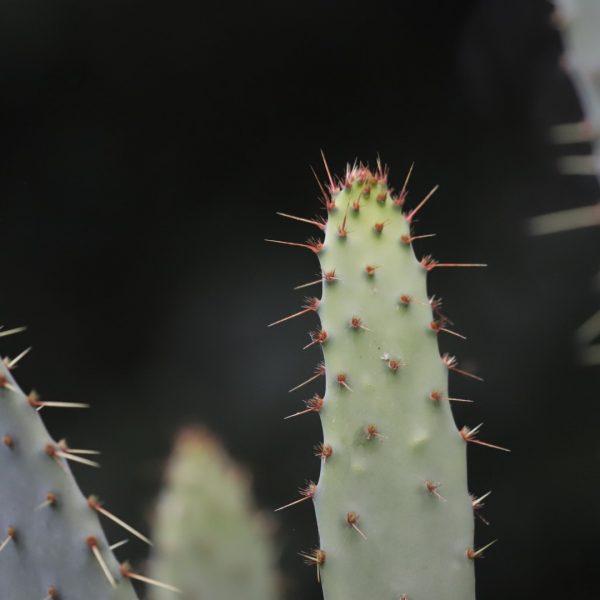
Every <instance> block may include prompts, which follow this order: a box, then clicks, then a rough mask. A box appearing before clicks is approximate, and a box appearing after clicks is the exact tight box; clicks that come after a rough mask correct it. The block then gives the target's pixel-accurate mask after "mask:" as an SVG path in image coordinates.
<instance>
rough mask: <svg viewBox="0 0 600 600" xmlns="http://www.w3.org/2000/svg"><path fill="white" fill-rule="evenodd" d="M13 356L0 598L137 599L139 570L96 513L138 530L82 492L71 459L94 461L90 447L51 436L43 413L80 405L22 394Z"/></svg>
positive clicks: (3, 469)
mask: <svg viewBox="0 0 600 600" xmlns="http://www.w3.org/2000/svg"><path fill="white" fill-rule="evenodd" d="M6 333H10V332H0V336H2V335H5V334H6ZM16 362H17V360H13V361H11V360H9V359H5V360H4V361H0V428H1V431H0V438H1V441H2V444H1V445H0V481H1V482H2V485H0V538H2V539H0V598H2V600H82V599H83V598H85V599H86V600H135V599H136V595H135V593H134V590H133V588H132V586H131V583H130V581H129V579H130V578H136V577H138V575H137V574H135V573H132V572H131V571H130V570H129V569H128V567H126V566H120V565H119V564H118V563H117V561H116V559H115V557H114V556H113V553H112V550H111V548H110V546H109V543H108V541H107V539H106V537H105V535H104V533H103V532H102V528H101V527H100V523H99V520H98V515H99V514H103V515H104V516H106V517H109V518H112V519H113V520H117V522H119V523H120V524H121V525H123V526H124V527H125V528H126V529H127V530H128V531H129V532H130V533H134V534H135V535H137V536H138V537H142V538H143V536H142V535H141V534H139V533H138V532H137V531H135V530H134V529H132V528H131V527H130V526H128V525H126V524H124V523H123V522H122V521H120V520H119V519H117V518H116V517H114V515H112V513H109V512H108V511H107V510H106V509H105V508H104V507H102V506H101V504H100V503H99V502H98V501H97V500H96V499H95V498H93V497H90V498H88V499H86V498H85V497H84V496H83V495H82V494H81V491H80V490H79V488H78V486H77V483H76V481H75V479H74V477H73V475H72V473H71V471H70V468H69V465H68V461H71V462H73V461H74V462H79V463H83V464H85V465H88V466H97V464H96V463H95V462H94V461H92V460H90V457H89V456H88V454H90V452H89V451H87V450H77V449H71V448H68V447H67V445H66V442H64V441H62V442H56V441H54V440H53V439H52V438H51V437H50V435H49V434H48V431H47V430H46V428H45V427H44V424H43V422H42V420H41V418H40V413H39V410H41V409H42V408H44V409H45V410H51V409H52V408H68V407H83V406H85V405H80V404H69V403H64V402H46V401H42V400H41V399H40V398H39V397H38V396H37V395H36V394H35V393H31V394H29V395H26V394H24V393H23V392H22V391H21V389H20V388H19V386H18V385H17V383H16V381H15V380H14V378H13V376H12V374H11V369H12V368H13V367H14V366H15V364H16ZM91 458H95V457H91Z"/></svg>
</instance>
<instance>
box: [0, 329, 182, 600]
mask: <svg viewBox="0 0 600 600" xmlns="http://www.w3.org/2000/svg"><path fill="white" fill-rule="evenodd" d="M24 330H25V328H24V327H19V328H15V329H10V330H4V329H3V328H2V327H0V337H6V336H9V335H13V334H16V333H21V332H22V331H24ZM30 350H31V348H27V349H26V350H24V351H23V352H21V353H20V354H19V355H18V356H16V357H15V358H12V359H11V358H8V357H6V358H4V359H3V360H2V362H1V364H0V396H2V394H1V392H2V390H6V391H8V392H10V393H12V394H13V395H14V396H16V397H17V399H18V400H19V401H20V400H21V398H22V399H23V402H24V403H26V404H28V405H29V406H30V407H31V409H32V415H31V418H33V419H37V420H38V421H40V424H41V423H42V422H41V418H40V415H39V413H40V411H42V409H44V408H60V409H81V408H89V404H86V403H80V402H62V401H60V402H55V401H45V400H42V399H41V398H40V396H39V395H38V393H37V392H35V391H31V392H30V393H29V394H27V395H26V394H24V393H23V392H22V391H21V390H20V389H19V387H18V385H17V384H16V382H15V380H14V378H13V377H12V374H11V372H12V371H13V370H14V369H15V368H16V367H17V365H18V364H19V362H20V361H21V359H22V358H24V357H25V356H26V355H27V354H28V353H29V351H30ZM0 401H2V402H6V401H7V398H6V397H4V398H0ZM42 428H43V425H42ZM3 429H4V432H3V434H2V437H1V440H2V444H3V445H4V446H5V448H6V449H7V451H8V452H10V453H14V454H15V457H16V456H17V455H18V453H19V452H20V450H21V442H22V440H21V439H20V437H19V435H17V434H15V433H14V432H12V431H11V424H10V423H8V422H5V423H4V424H3ZM43 430H44V432H45V435H46V442H44V443H42V445H41V447H40V456H44V455H45V456H46V457H47V458H48V459H50V460H52V461H54V462H55V463H56V464H57V466H58V467H59V468H60V469H61V471H62V472H63V474H64V479H62V482H63V484H64V485H67V486H69V485H71V481H70V480H72V475H71V472H70V469H69V467H68V462H69V461H70V462H75V463H79V464H82V465H86V466H89V467H100V464H99V463H98V462H96V461H95V460H91V459H90V458H87V456H94V455H98V454H100V453H99V452H98V451H96V450H89V449H83V448H71V447H70V446H68V444H67V441H66V440H64V439H62V440H60V441H58V442H55V441H54V440H52V439H51V438H50V436H49V435H48V434H47V432H46V430H45V428H43ZM23 443H26V442H23ZM72 485H74V486H75V490H76V491H77V493H79V494H80V493H81V492H79V490H78V488H77V487H76V484H75V483H73V484H72ZM56 487H57V488H60V485H57V486H56ZM23 500H24V499H23ZM86 503H87V507H88V509H89V511H90V515H94V514H96V515H102V516H104V517H106V518H107V519H110V520H111V521H112V522H114V523H116V524H117V525H119V526H120V527H121V528H123V529H124V530H126V531H127V532H128V533H130V534H132V535H134V536H135V537H137V538H139V539H140V540H142V541H143V542H145V543H146V544H148V545H152V543H151V541H150V540H149V539H148V538H147V537H146V536H144V535H143V534H142V533H140V532H139V531H138V530H136V529H135V528H133V527H132V526H130V525H128V524H127V523H126V522H125V521H123V520H122V519H120V518H119V517H117V516H116V515H114V514H113V513H112V512H110V511H109V510H107V509H106V508H105V507H104V506H103V505H102V503H101V502H100V501H99V500H98V498H97V497H95V496H89V497H88V498H87V501H86ZM62 508H63V507H62V498H61V492H60V491H58V489H51V490H48V491H47V492H46V493H45V495H44V496H43V497H41V498H39V503H38V504H36V506H35V508H34V512H38V511H43V510H49V511H54V512H56V513H57V514H59V511H61V509H62ZM31 517H33V514H32V515H31ZM96 520H97V519H96ZM57 526H58V525H57ZM99 531H101V530H99ZM23 535H24V534H23V531H22V529H21V528H20V526H19V523H11V524H9V525H8V526H7V527H6V531H5V536H6V537H5V538H4V539H3V540H2V541H1V543H0V561H1V560H2V553H4V552H7V551H8V548H9V546H10V545H11V544H15V546H16V547H18V546H20V545H22V544H23V543H24V542H26V541H27V540H25V539H24V538H23ZM60 535H61V533H60V532H55V533H54V534H53V537H56V538H59V539H60ZM127 541H128V540H122V541H120V542H117V543H115V544H112V545H109V544H108V542H107V541H106V539H105V538H104V536H100V535H98V534H97V533H96V534H90V533H89V531H88V532H87V533H86V532H85V531H82V532H81V547H82V548H87V549H88V551H89V552H90V553H91V555H92V556H93V557H94V559H95V560H96V561H97V563H98V568H99V569H100V571H101V572H102V574H103V576H104V578H105V579H106V582H107V584H108V585H109V586H110V587H109V588H108V589H114V590H117V589H118V588H123V585H124V584H125V583H126V582H128V581H130V580H137V581H141V582H144V583H147V584H149V585H155V586H159V587H163V588H166V589H169V590H171V591H174V592H179V590H178V589H177V588H175V587H174V586H171V585H169V584H165V583H163V582H160V581H156V580H153V579H150V578H148V577H145V576H144V575H141V574H139V573H136V572H134V571H132V569H131V567H130V565H129V563H127V562H123V563H122V564H120V566H119V572H118V574H115V573H114V572H113V570H112V569H111V566H110V564H109V563H110V562H111V561H112V560H113V556H112V552H113V550H116V549H117V548H119V547H121V546H123V545H124V544H125V543H127ZM65 543H66V537H65ZM58 550H59V551H60V549H58ZM17 551H18V548H17ZM108 557H110V559H111V561H108V560H107V558H108ZM38 567H42V565H35V564H30V565H26V570H27V571H29V572H31V571H32V570H33V571H35V569H36V568H38ZM69 568H70V567H69V565H67V564H65V565H64V571H63V572H61V573H57V574H56V575H57V579H63V580H64V579H65V577H64V574H65V573H66V572H67V571H68V570H69ZM108 589H107V592H106V597H107V598H108V597H109V595H110V594H109V591H108ZM13 591H14V592H15V593H16V594H19V591H18V590H13ZM122 591H124V592H125V593H126V594H130V595H131V597H134V595H133V591H132V590H131V587H130V586H129V587H128V588H127V589H124V590H122ZM45 594H46V595H45V596H43V595H42V594H41V595H40V600H41V599H42V598H43V600H59V599H63V598H64V599H68V598H71V597H72V595H71V594H70V592H69V590H68V589H64V588H61V587H60V586H59V585H58V584H55V585H50V586H49V587H48V588H47V590H46V593H45Z"/></svg>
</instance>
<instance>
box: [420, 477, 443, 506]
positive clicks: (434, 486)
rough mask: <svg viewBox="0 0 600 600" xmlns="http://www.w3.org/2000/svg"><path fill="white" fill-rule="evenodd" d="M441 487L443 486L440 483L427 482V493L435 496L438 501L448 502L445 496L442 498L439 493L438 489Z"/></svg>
mask: <svg viewBox="0 0 600 600" xmlns="http://www.w3.org/2000/svg"><path fill="white" fill-rule="evenodd" d="M440 485H442V484H441V483H439V482H435V483H434V482H433V481H431V480H429V479H428V480H427V481H426V482H425V488H426V489H427V491H428V492H429V493H430V494H433V495H434V496H435V497H436V498H437V499H438V500H440V501H442V502H447V500H446V498H444V496H442V495H441V494H440V493H439V492H438V488H439V487H440Z"/></svg>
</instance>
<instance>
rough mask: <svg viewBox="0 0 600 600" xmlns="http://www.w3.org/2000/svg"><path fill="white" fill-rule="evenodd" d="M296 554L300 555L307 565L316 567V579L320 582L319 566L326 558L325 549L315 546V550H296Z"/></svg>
mask: <svg viewBox="0 0 600 600" xmlns="http://www.w3.org/2000/svg"><path fill="white" fill-rule="evenodd" d="M298 556H301V557H302V558H303V559H304V562H305V563H306V564H307V565H310V566H315V567H316V568H317V581H318V582H319V583H321V567H322V566H323V565H324V564H325V558H326V554H325V550H321V548H315V550H311V552H310V553H308V554H306V553H304V552H298Z"/></svg>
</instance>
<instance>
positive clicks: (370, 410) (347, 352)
mask: <svg viewBox="0 0 600 600" xmlns="http://www.w3.org/2000/svg"><path fill="white" fill-rule="evenodd" d="M326 166H327V165H326ZM328 176H329V185H328V193H327V195H326V197H325V203H326V205H327V208H328V212H329V219H328V220H327V223H326V224H323V223H321V222H320V221H318V220H316V221H314V223H315V224H316V225H319V226H320V227H321V228H322V229H323V230H324V231H325V240H324V242H322V243H321V242H311V243H309V244H308V247H310V248H311V249H312V250H313V251H314V252H315V253H317V254H318V257H319V260H320V263H321V269H322V273H323V277H322V281H323V292H322V297H321V299H320V300H317V299H313V300H311V301H309V303H308V304H307V308H308V309H312V310H315V311H318V314H319V318H320V320H321V328H320V329H318V330H317V331H315V332H312V333H311V341H310V343H309V344H308V346H321V347H322V349H323V353H324V357H325V362H324V366H323V367H320V369H319V370H318V371H317V372H316V374H315V377H316V376H317V375H324V376H325V382H326V384H325V385H326V393H325V396H324V398H322V399H321V398H320V397H315V398H313V399H312V400H311V401H309V402H308V404H307V406H308V408H307V410H306V411H302V412H313V411H314V412H319V413H320V416H321V422H322V426H323V437H324V440H323V444H322V445H321V446H320V449H319V454H320V456H321V457H322V467H321V474H320V478H319V482H318V484H317V485H315V484H312V485H309V486H308V487H307V488H306V489H305V490H303V492H302V498H312V499H313V502H314V506H315V511H316V516H317V523H318V528H319V536H320V548H318V549H317V550H315V551H313V552H311V553H307V554H305V558H306V560H307V562H308V563H310V564H313V565H315V566H316V567H317V570H318V575H319V577H320V579H321V580H322V583H323V590H324V595H325V599H326V600H364V599H365V598H378V599H382V600H383V599H389V600H399V599H410V600H428V599H431V598H435V599H436V600H473V599H474V598H475V584H474V569H473V560H472V559H473V558H476V557H477V556H479V555H480V554H481V551H480V550H474V549H473V530H474V524H473V509H474V503H473V499H472V498H471V497H470V495H469V493H468V491H467V471H466V445H467V442H469V441H472V442H476V441H478V440H476V439H475V434H476V430H469V429H467V428H463V429H462V430H461V431H459V430H458V429H457V428H456V426H455V423H454V419H453V416H452V411H451V408H450V402H449V400H451V399H450V398H449V397H448V386H447V380H448V371H449V370H453V371H457V372H458V373H461V374H462V375H466V376H472V375H471V374H469V373H467V372H465V371H462V370H460V369H458V367H457V363H456V361H455V359H454V358H453V357H450V356H447V355H445V356H444V357H440V354H439V351H438V342H437V336H438V335H439V334H452V333H455V332H453V331H451V330H449V329H447V327H449V325H448V323H447V320H446V319H445V317H444V316H443V315H442V314H441V313H440V309H439V304H438V302H437V301H436V300H434V299H432V298H429V297H428V295H427V285H426V278H427V273H428V272H429V271H431V270H433V269H435V268H442V267H451V266H457V267H459V266H483V265H470V264H469V265H457V264H441V263H438V262H437V261H435V260H433V259H432V258H431V257H425V258H423V259H422V260H421V261H418V260H416V259H415V255H414V253H413V249H412V241H413V240H414V239H415V236H413V233H412V232H411V223H412V221H413V219H414V217H415V216H416V214H417V212H418V211H420V210H421V209H422V207H423V205H424V204H425V202H426V201H427V200H428V198H429V197H430V196H431V193H433V191H435V188H434V190H432V192H431V193H430V194H429V195H428V196H427V197H426V198H425V199H424V200H423V201H422V202H421V203H420V204H419V205H418V206H417V207H416V208H415V209H413V210H412V211H411V212H408V213H403V211H402V209H403V204H404V201H405V198H406V182H405V185H404V188H403V189H402V191H401V192H400V194H399V195H398V196H396V197H393V196H392V195H391V190H390V189H389V188H388V185H387V172H386V171H384V170H383V169H382V167H381V165H380V164H379V165H378V169H377V171H376V172H371V171H370V170H369V169H368V168H366V167H363V166H359V167H354V168H350V167H349V168H348V169H347V172H346V176H345V178H344V180H343V181H339V182H335V181H334V180H333V179H332V177H331V176H330V175H329V170H328ZM423 237H425V236H423ZM432 308H433V314H432ZM473 377H474V376H473ZM475 504H477V502H476V503H475Z"/></svg>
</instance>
